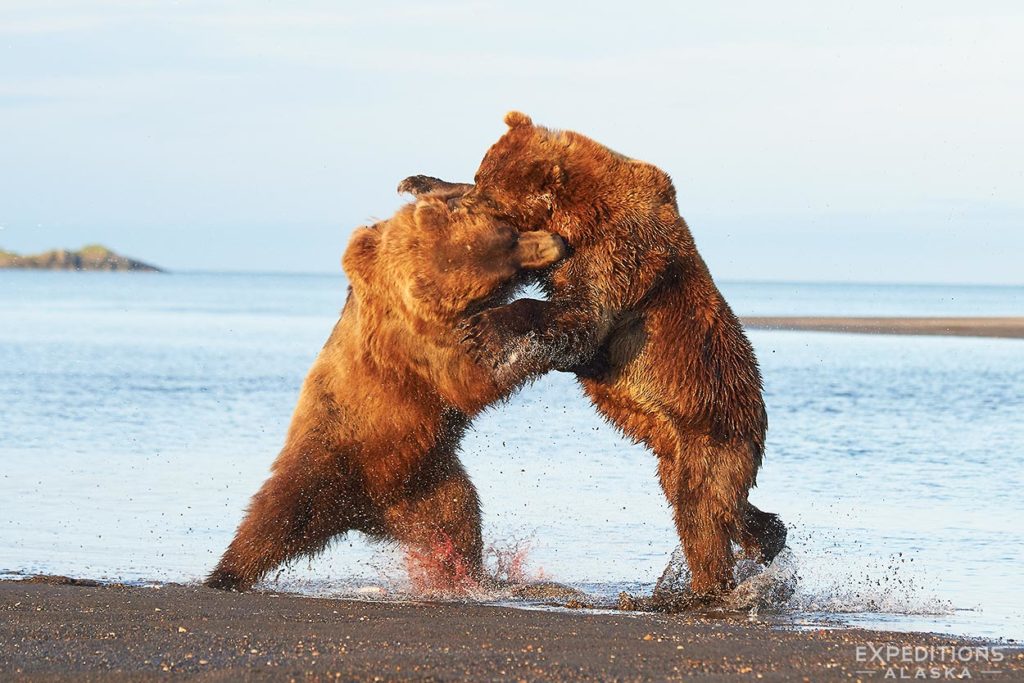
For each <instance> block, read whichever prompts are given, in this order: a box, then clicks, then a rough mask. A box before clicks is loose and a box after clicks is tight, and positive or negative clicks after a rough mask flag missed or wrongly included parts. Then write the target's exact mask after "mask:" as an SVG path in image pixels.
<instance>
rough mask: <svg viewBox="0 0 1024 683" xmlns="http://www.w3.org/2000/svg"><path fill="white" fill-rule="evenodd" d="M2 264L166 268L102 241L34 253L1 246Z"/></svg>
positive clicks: (54, 267)
mask: <svg viewBox="0 0 1024 683" xmlns="http://www.w3.org/2000/svg"><path fill="white" fill-rule="evenodd" d="M0 268H20V269H34V270H98V271H108V272H113V271H140V272H149V273H159V272H163V271H161V270H160V269H159V268H157V267H156V266H152V265H150V264H148V263H143V262H142V261H136V260H135V259H130V258H128V257H126V256H121V255H120V254H117V253H114V252H113V251H111V250H110V249H107V248H106V247H104V246H100V245H98V244H92V245H89V246H86V247H82V248H81V249H80V250H78V251H71V250H69V249H53V250H51V251H47V252H43V253H42V254H35V255H31V256H27V255H26V256H22V255H20V254H15V253H13V252H10V251H3V250H2V249H0Z"/></svg>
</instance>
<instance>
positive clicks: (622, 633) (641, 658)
mask: <svg viewBox="0 0 1024 683" xmlns="http://www.w3.org/2000/svg"><path fill="white" fill-rule="evenodd" d="M868 643H871V644H872V645H870V646H869V645H868ZM883 643H892V644H894V645H897V646H900V647H902V646H926V647H927V646H932V647H935V648H942V647H950V646H970V647H972V648H973V647H977V646H978V645H979V644H978V643H975V642H967V641H964V640H962V639H955V638H949V637H943V636H933V635H926V634H903V633H884V632H876V631H864V630H858V629H843V630H810V631H808V630H803V631H798V630H794V629H786V628H782V627H780V626H779V625H778V624H775V625H773V624H770V623H767V622H763V621H760V622H755V621H750V620H748V619H747V618H736V619H712V618H708V617H697V616H688V615H659V614H646V613H593V612H585V611H570V610H560V611H543V610H526V609H514V608H509V607H501V606H494V605H484V604H474V603H383V602H359V601H352V600H332V599H318V598H307V597H300V596H294V595H278V594H268V593H249V594H242V595H238V594H226V593H220V592H216V591H212V590H207V589H204V588H198V587H190V586H174V585H170V586H163V587H160V588H149V587H125V586H97V585H67V584H61V583H60V582H53V581H51V582H47V583H33V582H27V581H21V582H18V581H14V582H0V680H5V681H6V680H40V681H42V680H46V681H52V680H75V681H78V680H125V679H130V680H150V679H165V678H167V676H168V674H169V673H170V674H176V675H177V677H185V678H196V679H199V680H209V681H227V680H240V679H242V680H464V679H466V680H584V679H598V680H665V679H674V678H684V677H691V676H704V677H708V678H712V679H714V680H744V681H747V680H778V681H782V680H787V681H788V680H796V681H801V680H804V681H808V680H809V681H820V680H845V681H849V680H858V679H860V680H872V679H882V677H883V676H884V674H885V672H886V670H887V669H886V666H885V665H883V664H882V663H880V662H879V661H874V662H872V661H858V648H861V650H860V652H861V655H860V659H861V660H863V659H865V658H869V657H870V656H871V654H870V653H871V652H872V651H873V650H872V648H877V647H879V646H880V644H883ZM942 651H943V650H933V652H942ZM1000 653H1001V656H1000V659H1001V661H999V662H998V663H991V662H990V663H988V664H986V665H985V666H984V670H989V671H999V672H1000V673H999V674H998V675H997V674H986V675H982V673H981V672H982V668H983V667H982V666H980V665H979V664H977V663H970V664H968V667H969V668H970V671H971V674H972V677H973V678H974V679H978V678H979V677H980V678H982V679H991V680H998V681H1011V680H1022V679H1024V650H1020V649H1013V648H1009V647H1006V648H1004V649H1002V650H1000ZM888 661H890V662H891V660H888ZM926 665H928V664H927V663H926ZM928 666H931V665H928ZM961 669H962V667H957V670H958V671H960V670H961ZM911 673H912V672H911Z"/></svg>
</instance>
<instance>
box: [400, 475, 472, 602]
mask: <svg viewBox="0 0 1024 683" xmlns="http://www.w3.org/2000/svg"><path fill="white" fill-rule="evenodd" d="M445 469H447V470H448V471H446V472H443V473H442V474H441V475H440V478H439V479H436V480H435V481H434V482H433V483H432V484H431V485H429V486H427V487H425V488H420V489H419V490H416V491H413V492H410V494H409V495H407V496H404V497H403V498H401V499H399V500H397V501H396V502H394V503H393V504H392V505H391V506H390V507H388V508H387V509H386V510H385V512H384V528H385V531H386V535H387V536H389V537H392V538H394V539H396V540H398V541H400V542H401V543H403V544H404V545H406V547H407V549H408V551H409V553H410V555H409V562H410V566H409V570H410V578H411V579H412V580H413V583H414V584H420V585H419V587H420V588H423V589H437V588H441V589H447V590H451V589H459V588H465V587H467V586H474V585H476V584H478V583H479V582H480V580H481V579H482V578H483V538H482V535H481V531H480V499H479V497H478V496H477V492H476V488H475V487H474V486H473V483H472V482H471V481H470V480H469V477H468V476H467V475H466V472H465V470H464V469H463V468H462V465H461V464H460V463H459V462H458V461H457V460H456V461H454V462H451V463H449V464H448V465H447V467H446V468H445ZM413 565H415V566H413ZM413 574H415V576H413Z"/></svg>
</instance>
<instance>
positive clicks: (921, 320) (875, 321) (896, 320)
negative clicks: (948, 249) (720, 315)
mask: <svg viewBox="0 0 1024 683" xmlns="http://www.w3.org/2000/svg"><path fill="white" fill-rule="evenodd" d="M740 322H742V323H743V326H744V327H746V328H747V329H749V330H793V331H804V332H840V333H844V334H904V335H927V336H948V337H989V338H999V339H1024V317H998V318H966V317H962V318H949V317H935V318H930V317H904V316H893V317H846V316H741V317H740Z"/></svg>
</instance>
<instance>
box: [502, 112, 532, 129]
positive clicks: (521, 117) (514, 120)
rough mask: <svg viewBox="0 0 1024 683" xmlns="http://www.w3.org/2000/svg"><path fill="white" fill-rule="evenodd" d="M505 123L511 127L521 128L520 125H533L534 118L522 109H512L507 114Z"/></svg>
mask: <svg viewBox="0 0 1024 683" xmlns="http://www.w3.org/2000/svg"><path fill="white" fill-rule="evenodd" d="M505 125H506V126H508V127H509V128H519V127H520V126H532V125H533V120H532V119H531V118H530V117H529V116H527V115H526V114H524V113H523V112H521V111H510V112H509V113H507V114H505Z"/></svg>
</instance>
